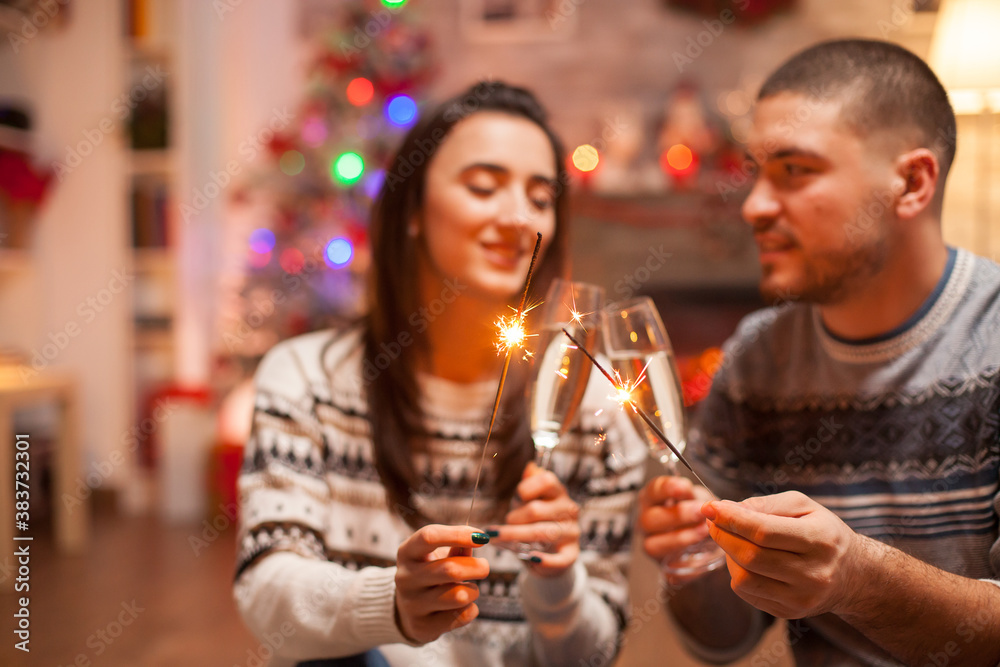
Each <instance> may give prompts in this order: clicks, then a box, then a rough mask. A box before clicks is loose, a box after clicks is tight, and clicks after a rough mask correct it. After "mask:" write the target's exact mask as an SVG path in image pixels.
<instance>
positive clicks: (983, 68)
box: [929, 0, 1000, 113]
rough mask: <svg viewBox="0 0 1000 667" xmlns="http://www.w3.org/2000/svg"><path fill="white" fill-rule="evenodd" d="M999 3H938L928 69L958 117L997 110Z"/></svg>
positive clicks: (947, 0) (999, 94)
mask: <svg viewBox="0 0 1000 667" xmlns="http://www.w3.org/2000/svg"><path fill="white" fill-rule="evenodd" d="M998 29H1000V0H942V2H941V8H940V9H939V11H938V20H937V23H936V24H935V26H934V35H933V37H932V38H931V50H930V58H929V61H930V65H931V67H932V68H933V69H934V72H935V73H936V74H937V75H938V78H940V79H941V83H942V84H944V87H945V88H946V89H947V90H948V95H949V97H950V98H951V102H952V105H953V106H954V107H955V111H956V112H958V113H978V112H980V111H982V110H984V109H988V108H990V107H992V108H993V109H1000V35H998V34H997V33H998Z"/></svg>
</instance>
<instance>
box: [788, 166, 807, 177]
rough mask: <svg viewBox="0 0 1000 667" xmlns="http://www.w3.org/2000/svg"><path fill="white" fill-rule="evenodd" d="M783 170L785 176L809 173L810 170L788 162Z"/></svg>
mask: <svg viewBox="0 0 1000 667" xmlns="http://www.w3.org/2000/svg"><path fill="white" fill-rule="evenodd" d="M782 171H783V172H784V174H785V176H802V175H804V174H808V173H809V170H808V169H807V168H806V167H803V166H801V165H797V164H788V163H786V164H785V165H783V168H782Z"/></svg>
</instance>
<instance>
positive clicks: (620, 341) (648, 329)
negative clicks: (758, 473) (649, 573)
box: [603, 297, 726, 577]
mask: <svg viewBox="0 0 1000 667" xmlns="http://www.w3.org/2000/svg"><path fill="white" fill-rule="evenodd" d="M603 328H604V339H605V347H606V352H607V355H608V359H609V360H610V362H611V366H612V368H613V369H614V370H615V371H617V372H618V375H619V376H620V377H621V380H622V381H623V382H625V383H626V384H628V386H629V387H630V388H631V399H630V400H631V402H633V403H634V404H635V405H636V406H638V407H639V408H640V409H641V410H642V411H643V412H645V413H646V414H647V415H648V416H649V417H650V418H651V419H652V420H653V421H655V422H656V424H657V426H659V427H660V430H662V431H663V433H664V435H666V436H667V437H668V438H669V439H670V442H671V443H673V445H674V446H675V447H676V448H677V449H678V450H679V451H680V452H681V453H683V452H684V447H685V445H686V442H687V430H686V423H685V415H684V400H683V394H682V392H681V383H680V378H679V376H678V374H677V366H676V364H675V362H674V353H673V348H672V347H671V345H670V339H669V338H668V336H667V330H666V328H665V327H664V326H663V322H662V321H661V319H660V314H659V312H658V311H657V310H656V306H655V305H653V301H652V300H651V299H650V298H649V297H638V298H635V299H630V300H628V301H624V302H621V303H617V304H612V305H610V306H608V308H607V309H606V310H605V316H604V325H603ZM640 378H641V380H640ZM625 412H626V414H628V416H629V418H630V419H631V420H632V422H633V424H634V425H635V428H636V430H637V431H638V432H639V433H641V434H642V435H643V437H644V438H645V440H646V444H647V445H648V446H649V452H650V454H651V455H652V456H653V457H654V458H656V460H657V461H659V462H660V464H661V465H663V467H664V468H665V471H666V472H667V474H669V475H677V474H678V464H679V462H678V460H677V457H676V456H675V455H674V453H673V452H671V451H670V448H669V447H667V445H666V444H664V443H663V442H662V441H661V440H660V439H659V438H658V437H657V436H656V434H655V433H653V430H652V429H650V428H649V427H648V426H647V425H646V424H645V422H643V421H642V418H641V417H640V416H639V415H638V414H636V413H635V411H633V410H631V409H630V408H629V407H628V406H626V407H625ZM725 562H726V560H725V554H724V553H723V552H722V550H721V549H719V547H718V546H717V545H716V544H715V542H713V541H712V540H711V538H705V539H704V540H702V541H701V542H699V543H698V544H695V545H692V546H691V547H689V548H688V549H687V550H686V551H685V552H684V554H682V555H681V557H680V558H677V559H673V560H672V561H670V562H665V563H662V564H661V569H662V571H663V572H664V574H666V575H668V576H671V575H672V576H678V577H686V576H692V575H696V574H700V573H703V572H708V571H711V570H714V569H716V568H719V567H721V566H723V565H725Z"/></svg>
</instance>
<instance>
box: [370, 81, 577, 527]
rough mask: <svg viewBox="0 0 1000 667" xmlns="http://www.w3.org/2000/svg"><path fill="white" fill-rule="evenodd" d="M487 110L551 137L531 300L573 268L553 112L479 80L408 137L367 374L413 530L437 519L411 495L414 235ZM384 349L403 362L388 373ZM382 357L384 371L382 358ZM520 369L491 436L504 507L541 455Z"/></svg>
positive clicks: (379, 226) (414, 480) (385, 450)
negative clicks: (466, 124)
mask: <svg viewBox="0 0 1000 667" xmlns="http://www.w3.org/2000/svg"><path fill="white" fill-rule="evenodd" d="M480 111H499V112H503V113H507V114H511V115H512V116H516V117H520V118H526V119H527V120H530V121H531V122H533V123H535V124H536V125H538V127H539V128H541V129H542V131H544V132H545V134H546V136H547V137H548V138H549V142H550V143H551V145H552V151H553V154H554V157H555V169H556V178H557V183H556V192H555V203H554V209H555V223H556V224H555V232H554V234H553V237H552V239H551V241H550V243H549V246H548V248H547V250H546V252H545V255H544V256H543V258H542V259H541V261H540V262H539V264H538V266H537V267H536V268H535V272H534V276H533V278H532V290H531V292H532V294H544V293H545V291H546V290H547V289H548V286H549V284H550V283H551V281H552V280H553V279H554V278H556V277H559V276H561V275H563V274H564V273H565V268H566V264H567V252H568V250H567V243H566V208H567V206H566V192H565V190H566V184H567V174H566V168H565V164H564V163H565V159H564V158H565V151H564V150H563V146H562V143H561V142H560V140H559V138H558V137H557V136H556V134H555V132H554V131H553V130H552V128H551V127H550V125H549V123H548V114H547V113H546V112H545V110H544V109H543V108H542V106H541V105H540V104H539V103H538V100H537V99H535V96H534V95H533V94H532V93H531V92H529V91H528V90H525V89H523V88H517V87H514V86H509V85H507V84H505V83H502V82H498V81H482V82H479V83H477V84H476V85H474V86H472V87H470V88H469V89H468V90H466V91H465V92H463V93H461V94H459V95H457V96H455V97H453V98H452V99H450V100H448V101H446V102H445V103H444V104H442V105H441V106H440V107H438V108H437V109H436V110H435V111H434V112H433V113H432V114H429V115H427V116H426V117H424V118H422V119H421V120H420V121H419V122H418V123H417V124H416V125H415V126H414V127H413V128H412V129H411V130H410V132H409V133H408V134H407V135H406V138H405V139H404V140H403V144H402V146H400V148H399V150H398V152H397V153H396V155H395V156H394V158H393V159H392V161H391V162H390V166H389V168H388V169H387V171H386V176H385V183H384V185H383V186H382V190H381V192H380V193H379V196H378V198H377V199H376V201H375V206H374V208H373V211H372V222H371V246H372V271H371V273H370V281H369V295H368V299H369V315H368V317H367V326H366V327H365V333H364V364H363V368H364V369H365V371H364V372H363V375H362V377H363V382H364V385H365V391H366V396H367V400H368V411H369V419H370V421H371V432H372V442H373V445H374V452H375V467H376V469H377V470H378V473H379V475H380V477H381V480H382V484H383V486H384V487H385V489H386V493H387V500H388V504H389V508H390V509H391V511H393V512H395V513H396V514H398V515H400V516H401V517H402V518H403V519H404V520H406V521H407V523H409V524H410V525H411V526H414V527H417V526H420V525H424V524H426V523H428V522H429V521H430V519H429V518H428V517H427V516H426V515H424V513H423V512H421V511H420V509H419V508H418V507H417V506H416V504H415V503H414V502H413V495H414V493H415V492H416V491H417V490H418V489H419V488H420V487H421V485H423V484H425V481H426V480H424V479H421V478H420V476H419V475H418V473H417V471H416V468H415V466H414V463H413V452H414V451H415V450H416V449H417V448H419V447H420V443H421V441H422V439H424V438H426V437H427V434H426V433H424V427H423V415H422V414H421V412H420V407H419V396H418V395H417V386H416V377H415V364H414V359H415V358H416V355H418V354H420V353H422V352H426V351H427V341H426V339H425V337H424V336H423V335H421V334H422V332H421V331H417V330H415V327H414V326H413V324H412V323H411V321H410V320H411V317H413V316H414V315H416V314H417V313H419V309H420V305H421V304H420V302H419V295H418V292H417V280H416V272H417V259H416V254H417V248H416V244H415V243H414V239H413V238H412V237H411V236H410V235H409V234H408V231H407V230H408V226H409V224H410V221H411V220H412V219H414V217H415V216H416V215H418V214H419V213H420V211H421V209H422V208H423V204H424V195H425V193H424V190H425V185H426V176H427V165H428V163H429V162H430V160H431V158H432V157H433V156H434V154H435V153H436V152H437V150H438V148H439V147H440V145H441V144H442V143H443V141H444V139H445V137H446V136H447V135H448V133H449V132H450V131H451V129H452V128H453V127H454V126H455V125H456V124H457V123H459V122H460V121H461V120H463V119H465V118H468V117H469V116H471V115H472V114H474V113H477V112H480ZM517 296H518V297H519V296H520V294H518V295H517ZM458 298H461V297H458ZM408 337H410V338H412V341H413V342H412V343H411V344H409V345H404V344H402V343H403V342H409V338H408ZM387 351H389V352H390V354H395V355H397V356H396V358H395V359H394V360H392V361H391V363H389V364H388V366H385V359H386V358H387V356H389V355H387V354H385V352H387ZM380 354H382V355H383V356H382V357H381V359H379V361H381V362H382V364H381V366H382V367H380V365H379V364H378V363H377V359H376V358H377V357H378V356H379V355H380ZM515 366H516V365H515V364H512V367H511V373H510V375H509V377H508V385H509V388H508V389H507V391H506V392H505V395H504V400H503V403H502V405H501V408H500V414H499V415H498V418H497V421H498V427H497V428H495V429H494V441H495V442H496V443H498V445H499V452H498V454H497V456H496V458H495V459H494V461H495V465H496V470H497V471H498V475H497V477H496V479H495V481H494V484H493V485H491V486H489V485H488V486H486V487H485V488H484V491H485V492H486V493H488V494H490V495H492V496H493V497H495V498H497V499H498V500H499V501H500V502H501V504H502V503H506V502H507V501H509V500H510V498H511V496H512V495H513V493H514V488H515V487H516V486H517V483H518V482H519V481H520V479H521V474H522V471H523V470H524V466H525V465H526V464H527V463H528V461H530V460H531V458H532V452H533V451H534V449H533V447H532V445H531V435H530V428H529V424H528V418H527V415H526V410H525V400H524V383H525V379H524V372H523V370H522V369H520V368H516V367H515ZM470 488H471V480H470Z"/></svg>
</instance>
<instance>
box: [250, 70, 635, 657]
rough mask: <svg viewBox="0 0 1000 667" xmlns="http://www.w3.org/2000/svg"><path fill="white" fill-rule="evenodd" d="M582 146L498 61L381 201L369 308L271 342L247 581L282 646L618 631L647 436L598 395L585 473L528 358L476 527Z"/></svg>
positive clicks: (471, 645) (549, 647)
mask: <svg viewBox="0 0 1000 667" xmlns="http://www.w3.org/2000/svg"><path fill="white" fill-rule="evenodd" d="M563 164H564V160H563V150H562V147H561V145H560V142H559V140H558V139H557V137H556V136H555V134H554V133H553V132H552V130H551V129H550V128H549V126H548V124H547V120H546V115H545V112H544V111H543V110H542V108H541V107H540V106H539V105H538V103H537V101H536V100H535V98H534V97H533V96H532V95H531V94H530V93H529V92H527V91H525V90H523V89H519V88H513V87H510V86H507V85H505V84H503V83H498V82H483V83H480V84H478V85H476V86H474V87H472V88H470V89H469V90H468V91H466V92H465V93H464V94H462V95H459V96H458V97H456V98H453V99H452V100H450V101H449V102H447V103H445V104H444V105H442V106H441V107H440V108H439V109H438V110H437V111H436V112H435V113H433V114H431V115H429V116H428V117H426V118H424V119H422V121H421V122H420V123H418V125H417V126H415V127H414V128H413V129H412V130H411V131H410V133H409V134H408V135H407V137H406V138H405V140H404V142H403V145H402V147H401V148H400V150H399V152H398V154H397V155H396V157H395V159H394V161H393V162H392V164H391V167H390V169H389V170H388V172H387V175H386V180H385V184H384V186H383V189H382V192H381V194H380V196H379V198H378V201H377V202H376V205H375V209H374V212H373V220H372V236H371V238H372V249H373V271H372V279H371V291H370V314H369V316H368V317H367V318H366V319H365V321H364V322H362V323H361V324H360V325H359V326H357V327H355V328H352V329H349V330H345V331H339V332H330V331H324V332H318V333H314V334H309V335H306V336H301V337H299V338H296V339H293V340H290V341H286V342H284V343H282V344H280V345H278V346H277V347H275V348H274V349H273V350H272V351H271V352H270V353H269V354H268V355H267V356H266V357H265V359H264V360H263V361H262V363H261V366H260V369H259V371H258V373H257V378H256V383H257V403H256V412H255V418H254V432H253V435H252V436H251V439H250V442H249V443H248V445H247V450H246V463H245V466H244V471H243V474H242V476H241V479H240V491H241V497H242V502H243V509H242V519H241V521H242V525H241V532H240V553H239V565H238V570H237V579H236V598H237V602H238V605H239V608H240V611H241V613H242V614H243V617H244V619H245V621H246V623H247V625H248V626H249V627H250V628H251V629H252V630H253V631H254V632H255V634H256V635H257V636H258V637H259V638H260V639H261V640H262V641H264V642H265V643H266V644H268V645H270V647H271V648H272V651H273V653H274V655H275V660H274V661H273V663H272V664H274V665H293V664H296V661H307V660H308V661H312V660H318V659H328V658H341V657H343V656H358V655H359V654H365V655H363V656H360V657H356V658H354V659H353V660H355V661H354V662H351V663H350V664H384V663H382V662H375V661H376V660H378V661H381V660H383V659H384V660H387V661H388V662H389V663H390V664H392V665H420V664H423V665H428V667H430V666H432V665H471V664H475V665H525V664H573V665H577V664H579V661H580V660H581V659H582V660H585V661H589V660H591V659H592V658H594V657H595V656H601V657H602V659H603V660H609V659H610V658H611V657H612V656H613V655H614V653H615V651H616V650H617V647H618V642H619V639H620V637H621V633H622V630H623V623H624V616H625V605H626V603H627V590H626V582H625V579H624V576H623V574H622V570H621V565H622V561H623V559H624V558H625V557H626V556H627V550H628V546H629V544H628V543H629V534H630V530H629V525H628V519H629V512H630V511H631V506H632V502H633V500H634V496H635V492H636V490H637V489H638V487H639V485H640V484H641V481H642V477H641V470H640V465H639V463H640V462H641V460H642V453H641V449H640V450H631V451H630V452H629V453H628V455H627V456H624V455H621V454H622V452H621V451H620V448H619V449H615V447H616V444H615V443H616V442H617V441H620V440H621V438H619V437H618V433H617V430H616V426H615V425H614V424H607V423H603V422H602V421H601V417H599V416H596V415H595V414H594V413H595V412H596V410H590V411H589V412H588V411H586V410H582V411H581V412H585V413H586V414H585V416H584V418H582V423H581V425H580V427H579V428H578V429H576V431H575V439H574V441H575V442H572V443H569V445H568V450H573V449H574V446H575V450H576V451H575V452H571V454H572V456H571V458H572V459H573V461H574V462H575V463H574V465H572V466H570V467H569V472H564V474H563V480H560V479H559V478H558V477H557V476H556V475H555V474H553V473H552V472H549V471H547V470H540V469H538V468H537V467H535V466H534V465H533V464H530V461H531V459H532V456H533V448H532V445H531V439H530V434H529V430H528V424H527V418H526V415H525V410H524V403H525V400H524V378H523V376H524V373H525V367H526V364H521V363H512V364H511V371H510V376H509V379H508V388H507V390H506V392H505V398H506V400H505V402H504V405H503V406H502V409H501V412H500V416H499V418H498V425H497V427H496V428H495V430H494V435H493V438H492V440H491V449H490V451H489V453H488V455H487V458H486V464H485V467H484V470H483V476H482V482H481V483H480V486H479V491H478V494H477V499H476V504H475V508H476V511H475V513H474V515H473V516H472V518H471V521H470V523H471V524H472V526H468V525H465V523H466V520H467V514H468V512H469V507H470V501H471V499H472V496H473V492H474V491H473V490H474V486H475V481H476V471H477V468H478V466H479V462H480V458H481V451H482V443H483V440H484V437H485V430H486V428H485V427H486V421H487V418H488V417H489V414H490V410H491V408H492V403H493V399H494V395H495V392H496V383H497V379H498V377H499V372H500V368H501V362H502V359H501V358H500V357H499V356H498V355H497V352H496V348H495V346H494V342H495V340H496V330H495V326H494V322H495V321H496V319H497V317H498V316H500V315H503V314H509V313H510V310H509V308H510V307H511V306H516V304H517V302H518V301H519V297H520V294H521V289H522V287H523V283H524V279H525V275H526V273H527V270H528V265H529V263H530V259H531V253H532V249H533V246H534V242H535V238H536V233H537V232H541V234H542V237H543V245H542V249H541V252H540V256H539V259H538V263H537V265H536V269H535V273H534V279H533V289H532V294H544V293H545V290H546V288H547V287H548V283H549V282H550V281H551V280H552V279H553V278H554V277H556V276H559V275H561V274H563V272H564V268H565V257H566V252H567V250H566V238H565V232H566V229H565V228H566V213H565V211H566V202H565V193H564V188H563V186H564V184H565V182H566V175H565V172H564V167H563ZM529 327H530V325H529ZM604 393H607V392H606V391H605V389H604V388H600V389H599V390H598V392H597V394H598V398H602V397H603V396H602V394H604ZM588 400H589V399H588ZM602 414H603V415H604V416H603V419H604V420H607V419H609V416H610V418H613V416H614V414H615V411H613V410H607V411H606V412H605V413H602ZM604 436H607V437H606V438H605V437H604ZM595 442H597V443H599V444H598V445H595ZM612 461H617V462H618V466H617V467H615V469H614V470H613V469H612V467H611V464H609V463H608V462H612ZM567 487H569V488H570V489H571V490H572V497H571V493H570V491H568V490H567ZM515 494H516V496H517V500H516V501H515V502H513V503H512V502H511V500H512V498H513V497H514V496H515ZM581 530H582V534H581ZM491 537H492V538H493V540H494V545H493V546H483V545H484V544H486V543H487V542H488V541H489V540H490V538H491ZM512 542H534V543H540V544H547V545H549V547H548V548H546V549H545V550H544V551H541V550H539V551H535V552H531V553H530V555H529V557H527V558H526V560H521V559H519V558H518V556H517V555H516V554H515V553H514V552H513V551H511V550H509V549H504V548H499V547H498V546H497V544H498V543H507V544H509V543H512ZM376 647H378V650H377V652H376V651H373V649H375V648H376ZM366 652H367V653H366ZM359 660H360V661H359ZM366 660H367V661H368V662H367V663H366V662H365V661H366ZM306 664H310V663H306ZM315 664H317V665H319V664H346V663H343V662H331V661H324V662H317V663H315Z"/></svg>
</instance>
